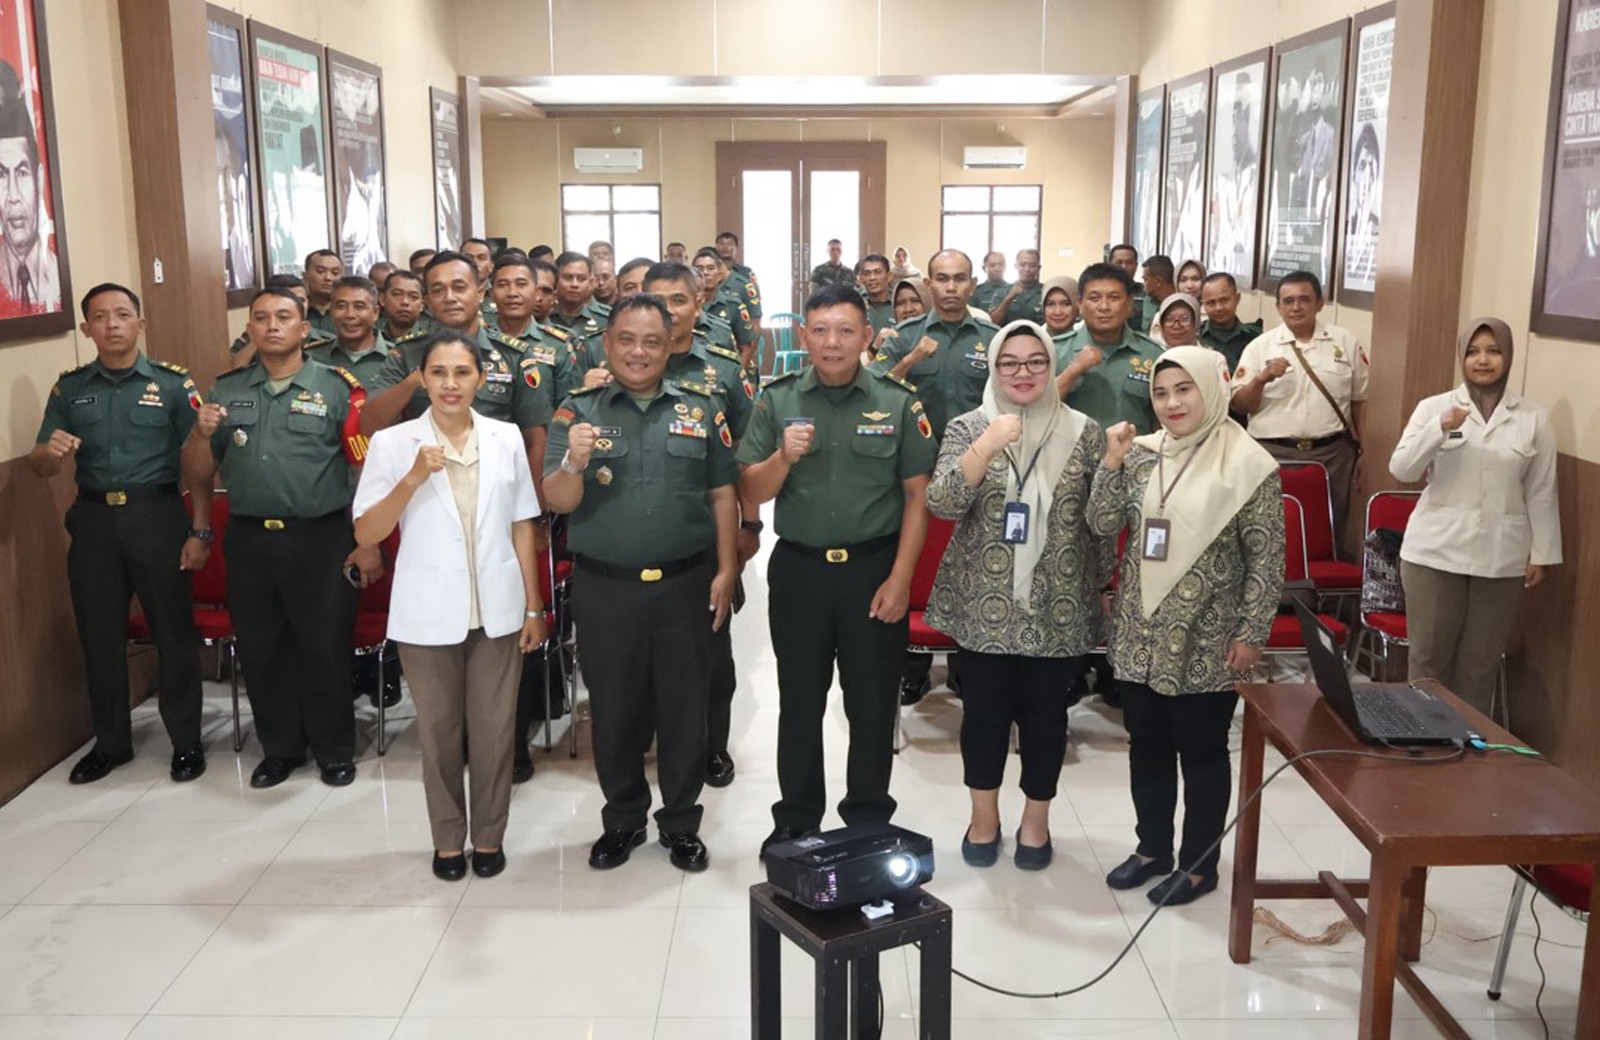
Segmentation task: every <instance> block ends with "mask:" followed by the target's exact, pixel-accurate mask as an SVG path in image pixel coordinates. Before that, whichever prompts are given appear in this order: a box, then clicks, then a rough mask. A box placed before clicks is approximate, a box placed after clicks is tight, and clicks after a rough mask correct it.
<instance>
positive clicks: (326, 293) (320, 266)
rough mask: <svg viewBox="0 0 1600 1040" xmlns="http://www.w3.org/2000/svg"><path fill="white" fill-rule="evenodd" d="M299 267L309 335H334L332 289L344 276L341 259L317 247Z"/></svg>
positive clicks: (336, 254) (330, 336)
mask: <svg viewBox="0 0 1600 1040" xmlns="http://www.w3.org/2000/svg"><path fill="white" fill-rule="evenodd" d="M303 270H304V273H303V274H302V275H301V276H300V280H301V282H302V284H304V285H305V289H306V297H305V304H306V321H308V322H310V323H311V338H313V339H332V338H333V337H334V336H335V334H336V333H335V330H334V327H333V289H334V286H335V285H337V284H338V282H339V279H340V278H342V277H344V260H343V259H342V258H341V257H340V256H339V254H338V253H335V252H334V251H333V250H331V249H317V250H313V251H312V252H311V254H310V255H308V256H307V257H306V259H305V264H304V266H303ZM267 284H268V285H271V284H272V283H271V282H270V281H269V282H267Z"/></svg>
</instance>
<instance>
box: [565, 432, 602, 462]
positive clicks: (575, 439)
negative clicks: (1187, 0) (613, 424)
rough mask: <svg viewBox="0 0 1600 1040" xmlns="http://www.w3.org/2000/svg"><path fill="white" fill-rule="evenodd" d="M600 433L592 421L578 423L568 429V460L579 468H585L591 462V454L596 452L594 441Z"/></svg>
mask: <svg viewBox="0 0 1600 1040" xmlns="http://www.w3.org/2000/svg"><path fill="white" fill-rule="evenodd" d="M597 437H598V434H597V433H596V432H595V428H594V426H593V425H591V424H590V423H586V422H582V423H576V424H575V425H573V427H572V428H571V429H570V430H568V431H567V461H569V462H570V463H572V465H573V466H575V467H577V468H578V469H583V468H584V467H585V466H587V465H588V464H589V456H591V455H593V454H594V442H595V440H596V438H597Z"/></svg>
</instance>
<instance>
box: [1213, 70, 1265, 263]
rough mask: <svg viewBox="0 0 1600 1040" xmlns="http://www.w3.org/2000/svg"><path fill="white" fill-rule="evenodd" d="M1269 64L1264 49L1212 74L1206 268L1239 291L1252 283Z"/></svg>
mask: <svg viewBox="0 0 1600 1040" xmlns="http://www.w3.org/2000/svg"><path fill="white" fill-rule="evenodd" d="M1271 65H1272V51H1271V50H1270V49H1268V48H1263V49H1261V50H1259V51H1255V52H1253V53H1250V54H1246V55H1243V56H1242V57H1238V58H1235V59H1233V60H1232V61H1230V62H1226V63H1224V64H1222V65H1218V66H1217V67H1216V69H1215V70H1213V73H1212V84H1211V86H1212V104H1211V134H1210V137H1211V175H1210V178H1209V180H1208V181H1207V182H1206V238H1205V241H1206V255H1205V265H1206V270H1207V271H1209V272H1211V273H1213V274H1215V273H1217V272H1219V271H1224V272H1227V273H1228V274H1231V275H1233V278H1234V280H1235V281H1236V282H1238V283H1239V288H1240V289H1246V290H1248V289H1252V288H1254V287H1255V282H1256V242H1257V240H1258V237H1259V232H1260V227H1261V156H1262V153H1263V151H1264V150H1265V142H1266V135H1267V91H1266V85H1267V71H1268V69H1269V68H1270V67H1271Z"/></svg>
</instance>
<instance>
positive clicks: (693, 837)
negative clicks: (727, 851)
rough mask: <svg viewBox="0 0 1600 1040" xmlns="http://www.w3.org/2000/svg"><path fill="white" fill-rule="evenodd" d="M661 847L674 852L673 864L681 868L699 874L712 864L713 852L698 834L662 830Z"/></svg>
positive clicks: (672, 856)
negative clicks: (672, 832) (709, 851)
mask: <svg viewBox="0 0 1600 1040" xmlns="http://www.w3.org/2000/svg"><path fill="white" fill-rule="evenodd" d="M661 847H662V848H664V849H667V850H668V851H669V852H671V853H672V855H671V857H670V858H671V860H672V865H673V866H675V867H677V868H678V869H679V870H687V871H688V872H689V873H691V874H698V873H700V871H702V870H704V869H706V868H707V867H709V866H710V865H711V854H710V853H708V852H707V851H706V843H705V842H703V841H701V840H700V835H698V834H668V833H666V832H665V831H662V832H661Z"/></svg>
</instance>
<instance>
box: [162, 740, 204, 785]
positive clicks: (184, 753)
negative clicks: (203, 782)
mask: <svg viewBox="0 0 1600 1040" xmlns="http://www.w3.org/2000/svg"><path fill="white" fill-rule="evenodd" d="M205 771H206V751H205V748H203V747H201V746H200V745H199V744H196V745H194V746H193V747H186V748H179V749H178V750H176V751H174V752H173V753H172V769H171V770H170V774H171V776H172V779H174V780H176V781H177V782H178V783H180V784H186V783H188V782H189V781H190V780H197V779H199V778H200V776H201V775H202V774H204V773H205Z"/></svg>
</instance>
